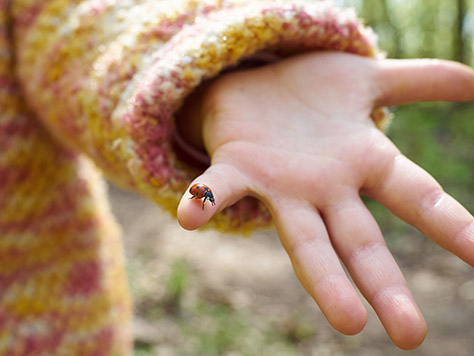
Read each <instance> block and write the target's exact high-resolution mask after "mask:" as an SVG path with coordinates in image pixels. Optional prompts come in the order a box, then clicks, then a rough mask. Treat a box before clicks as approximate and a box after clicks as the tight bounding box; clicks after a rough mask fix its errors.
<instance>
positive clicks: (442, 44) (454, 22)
mask: <svg viewBox="0 0 474 356" xmlns="http://www.w3.org/2000/svg"><path fill="white" fill-rule="evenodd" d="M338 3H340V4H341V5H345V6H350V7H354V8H355V9H356V10H357V13H358V14H359V16H360V17H362V18H363V20H364V21H365V23H366V24H367V25H369V26H371V27H372V28H373V29H374V30H375V32H376V33H377V35H378V36H379V45H380V48H381V49H382V50H383V51H385V52H386V53H387V54H388V56H389V57H395V58H404V57H405V58H413V57H436V58H445V59H455V60H458V61H462V62H464V63H467V64H471V65H474V55H473V52H474V0H449V1H447V0H429V1H426V0H340V1H338Z"/></svg>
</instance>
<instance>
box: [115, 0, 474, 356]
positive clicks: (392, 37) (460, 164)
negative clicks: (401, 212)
mask: <svg viewBox="0 0 474 356" xmlns="http://www.w3.org/2000/svg"><path fill="white" fill-rule="evenodd" d="M336 2H337V3H339V4H340V5H341V6H352V7H355V8H356V10H357V12H358V14H359V15H360V16H361V17H362V18H363V19H364V22H365V23H366V24H367V25H369V26H372V27H373V28H374V30H375V32H376V33H377V34H378V35H379V42H380V47H381V48H382V49H383V50H384V51H385V52H386V53H387V56H388V57H394V58H414V57H437V58H446V59H453V60H457V61H461V62H464V63H466V64H469V65H471V66H473V65H474V1H473V0H425V1H421V0H347V1H342V0H340V1H336ZM392 111H393V112H394V114H395V120H394V123H393V125H392V127H391V129H390V132H389V133H388V135H389V136H390V138H391V139H392V140H393V141H394V142H395V143H396V144H397V145H398V147H399V148H400V149H401V150H402V152H404V153H405V154H406V155H407V156H408V157H409V158H410V159H412V160H413V161H415V162H416V163H418V164H419V165H421V166H422V167H423V168H425V169H426V170H427V171H428V172H430V173H431V174H432V175H433V176H434V177H435V178H436V179H438V181H439V182H440V183H441V184H442V185H443V186H444V187H445V189H446V190H447V191H448V192H449V193H450V194H452V195H453V196H454V197H455V198H457V199H458V200H459V201H460V202H461V203H462V204H463V205H464V206H465V207H466V208H467V209H468V210H470V211H471V213H473V212H474V104H473V103H467V104H450V103H423V104H414V105H407V106H403V107H397V108H392ZM110 195H111V201H112V205H113V210H114V212H115V214H116V216H117V217H118V219H119V221H120V223H121V224H122V226H123V229H124V239H125V245H126V255H127V261H128V262H127V270H128V275H129V279H130V284H131V289H132V293H133V298H134V302H135V309H136V317H135V321H134V333H135V340H136V341H135V354H136V355H160V356H175V355H176V356H182V355H185V356H188V355H189V356H217V355H222V356H240V355H249V356H256V355H259V356H266V355H268V356H270V355H271V356H280V355H281V356H283V355H284V356H293V355H295V356H296V355H315V356H326V355H328V356H329V355H331V356H335V355H364V356H371V355H382V354H383V355H386V356H387V355H401V354H407V353H409V354H411V355H430V356H436V355H447V354H450V355H456V356H463V355H466V356H472V355H473V354H474V270H473V269H472V268H471V267H469V266H468V265H466V264H465V263H463V262H462V261H460V260H458V259H457V258H456V257H454V256H452V255H450V254H449V253H447V252H445V251H443V250H442V249H441V248H439V247H438V246H436V245H435V244H434V243H432V242H431V241H429V240H428V239H427V238H425V237H424V236H422V235H421V234H420V233H418V232H417V231H416V230H415V229H413V228H411V227H410V226H407V225H406V224H404V223H403V222H401V221H400V220H398V219H397V218H395V217H394V216H392V215H391V214H389V213H388V212H387V211H385V209H384V208H382V207H380V206H379V205H377V204H376V203H374V202H373V201H370V200H366V202H367V205H368V206H369V208H370V209H371V211H372V212H373V214H374V215H375V216H376V218H377V220H378V222H379V223H380V225H381V228H382V230H383V232H384V235H385V237H386V240H387V243H388V245H389V247H390V249H391V250H392V252H393V254H394V255H395V257H396V259H397V261H398V262H399V264H400V266H401V268H402V270H403V272H404V274H405V276H406V278H407V280H408V283H409V286H410V288H411V289H412V291H413V293H414V296H415V299H416V300H417V302H418V303H419V305H420V308H421V310H422V312H423V313H424V315H425V316H426V319H427V322H428V326H429V331H428V336H427V339H426V340H425V342H424V344H423V345H422V346H421V347H420V348H419V349H417V350H415V351H411V352H403V351H400V350H398V349H397V348H396V347H395V346H393V344H392V343H391V342H390V340H389V339H388V337H387V336H386V335H385V332H384V330H383V328H382V326H381V324H380V322H379V321H378V320H377V318H376V316H375V314H374V313H373V312H372V311H371V312H370V317H369V322H368V325H367V327H366V328H365V330H364V331H363V332H362V333H361V334H360V335H356V336H352V337H348V336H343V335H340V334H339V333H337V332H336V331H334V330H332V329H331V327H330V326H329V324H328V323H327V322H326V321H325V319H324V317H323V316H322V314H321V312H320V311H319V309H318V308H317V306H316V305H315V304H314V302H313V301H312V300H311V299H310V297H309V296H308V295H307V294H306V292H305V291H304V290H303V288H302V287H301V286H300V285H299V283H298V281H297V280H296V277H295V276H294V274H293V271H292V268H291V265H290V263H289V260H288V257H287V256H286V254H285V252H284V251H283V248H281V246H280V244H279V241H278V236H277V235H276V232H275V231H273V230H269V231H263V232H259V233H256V234H254V235H253V236H251V237H249V238H242V237H239V236H231V235H225V236H221V235H219V234H218V233H216V232H212V231H204V232H201V231H199V232H186V231H184V230H182V229H181V228H180V227H179V225H178V224H177V222H176V221H175V220H173V219H171V218H170V217H168V216H167V215H165V214H163V213H162V212H161V211H160V210H159V209H158V208H156V207H155V206H154V205H153V204H152V203H150V202H148V201H146V200H144V199H142V198H140V197H138V196H136V195H133V194H130V193H128V192H124V191H121V190H118V189H117V188H114V187H110ZM368 309H369V310H370V307H369V306H368Z"/></svg>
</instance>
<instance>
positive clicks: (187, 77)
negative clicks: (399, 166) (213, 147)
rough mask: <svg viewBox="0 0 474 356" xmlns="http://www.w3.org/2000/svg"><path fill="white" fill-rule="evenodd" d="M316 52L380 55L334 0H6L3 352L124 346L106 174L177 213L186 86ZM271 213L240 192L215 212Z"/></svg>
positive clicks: (124, 313)
mask: <svg viewBox="0 0 474 356" xmlns="http://www.w3.org/2000/svg"><path fill="white" fill-rule="evenodd" d="M316 50H334V51H344V52H349V53H354V54H358V55H361V56H367V57H373V58H376V57H377V56H379V55H380V54H379V51H378V49H377V45H376V37H375V35H374V34H373V33H372V31H371V30H370V29H368V28H366V27H364V26H363V25H362V24H361V23H360V22H359V20H358V19H357V17H356V15H355V14H354V12H353V11H351V10H347V9H345V10H342V9H339V8H337V7H335V6H334V5H332V4H330V3H327V2H325V1H303V0H294V1H292V0H287V1H286V0H276V1H258V0H253V1H242V0H203V1H197V0H169V1H168V0H161V1H156V0H135V1H133V0H120V1H119V0H87V1H85V0H69V1H67V0H1V1H0V51H1V52H0V54H1V55H0V355H12V356H15V355H127V354H131V352H132V351H131V349H132V346H131V345H132V342H131V336H130V320H131V315H132V307H131V301H130V297H129V293H128V288H127V280H126V275H125V269H124V258H123V251H122V244H121V235H120V228H119V227H118V225H117V223H116V222H115V220H114V218H113V216H112V214H111V212H110V208H109V204H108V201H107V192H106V185H105V183H104V176H105V177H106V178H107V179H109V180H110V181H112V182H114V183H115V184H117V185H120V186H121V187H124V188H126V189H130V190H133V191H135V192H137V193H139V194H141V195H143V196H145V197H147V198H149V199H151V200H153V201H154V202H156V204H158V205H159V206H160V207H162V209H163V210H164V211H168V212H170V213H171V214H173V215H176V208H177V205H178V202H179V200H180V198H181V196H182V194H183V193H184V192H185V190H186V188H187V187H188V185H189V183H190V182H191V181H192V179H193V178H194V177H195V176H197V175H198V174H199V173H200V171H199V169H197V168H196V167H193V166H192V165H189V164H187V163H186V162H185V161H183V160H182V159H181V158H180V157H179V155H178V154H177V152H176V150H175V149H174V140H173V137H174V135H173V132H174V130H175V127H174V121H173V117H174V114H175V113H176V112H177V111H178V110H179V108H180V107H181V106H182V104H183V102H184V101H185V99H186V97H187V96H188V95H189V94H190V93H191V92H192V91H193V90H194V89H195V88H196V87H198V86H199V84H200V83H202V82H203V81H205V80H209V79H211V78H214V77H216V76H218V75H219V74H220V73H222V72H223V71H225V70H228V69H229V68H234V69H233V70H238V69H239V64H240V63H242V62H243V61H245V60H247V59H248V58H251V57H252V56H255V55H258V54H262V53H266V54H272V55H275V56H277V57H278V58H284V57H287V56H291V55H294V54H298V53H305V52H308V51H316ZM373 119H374V121H375V122H376V124H377V126H379V127H382V126H383V125H384V123H385V122H386V120H387V115H386V114H384V112H383V110H382V109H378V110H377V111H375V112H374V115H373ZM138 218H139V217H138V216H137V219H138ZM270 220H271V218H270V215H269V213H268V211H267V209H266V208H265V207H264V206H263V205H262V204H261V203H260V202H258V201H255V200H252V199H244V200H243V201H241V202H238V203H237V204H235V205H234V206H232V207H229V208H227V209H225V210H224V211H223V212H222V213H220V214H218V215H217V216H216V217H214V218H213V219H212V220H211V222H210V223H209V226H210V227H214V228H217V229H220V230H223V231H250V230H253V229H256V228H259V227H262V226H266V225H268V223H269V222H270Z"/></svg>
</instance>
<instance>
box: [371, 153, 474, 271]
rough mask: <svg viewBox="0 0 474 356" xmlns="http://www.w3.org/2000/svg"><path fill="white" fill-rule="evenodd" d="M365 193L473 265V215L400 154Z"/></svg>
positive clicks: (430, 177)
mask: <svg viewBox="0 0 474 356" xmlns="http://www.w3.org/2000/svg"><path fill="white" fill-rule="evenodd" d="M380 173H381V174H380V175H378V182H377V183H375V184H373V185H372V186H369V187H366V191H367V195H369V196H370V197H372V198H373V199H375V200H377V201H378V202H380V203H381V204H382V205H384V206H385V207H387V208H388V209H389V210H390V211H392V212H393V213H394V214H395V215H397V216H398V217H399V218H401V219H402V220H404V221H406V222H407V223H409V224H411V225H413V226H415V227H416V228H418V229H419V230H420V231H421V232H422V233H423V234H425V235H426V236H428V237H429V238H430V239H432V240H433V241H435V242H436V243H437V244H439V245H440V246H441V247H443V248H445V249H446V250H449V251H451V252H452V253H454V254H456V255H457V256H458V257H460V258H461V259H463V260H464V261H465V262H467V263H469V264H470V265H471V266H474V217H473V216H472V215H471V213H469V211H467V210H466V209H465V208H464V207H463V206H462V205H461V204H460V203H459V202H457V201H456V200H455V199H454V198H453V197H451V196H450V195H449V194H447V193H446V192H445V191H444V190H443V189H442V188H441V186H440V185H439V183H438V182H437V181H436V180H435V179H434V178H433V177H432V176H431V175H430V174H429V173H427V172H426V171H425V170H423V169H422V168H421V167H419V166H418V165H416V164H415V163H413V162H412V161H410V160H409V159H408V158H406V157H405V156H403V155H401V154H399V155H397V156H394V157H393V159H392V160H391V161H390V163H389V164H388V165H387V166H385V167H384V168H383V169H382V172H380Z"/></svg>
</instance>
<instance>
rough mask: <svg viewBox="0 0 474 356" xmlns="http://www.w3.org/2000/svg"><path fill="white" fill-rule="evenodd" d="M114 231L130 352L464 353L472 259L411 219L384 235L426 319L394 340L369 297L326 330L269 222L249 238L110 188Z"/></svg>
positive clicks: (473, 336)
mask: <svg viewBox="0 0 474 356" xmlns="http://www.w3.org/2000/svg"><path fill="white" fill-rule="evenodd" d="M110 196H111V203H112V209H113V211H114V213H115V216H116V217H117V219H118V220H119V223H120V224H121V226H122V228H123V231H124V244H125V251H126V252H125V253H126V258H127V271H128V275H129V279H130V284H131V290H132V295H133V298H134V305H135V321H134V334H135V339H136V341H135V355H140V356H142V355H143V356H145V355H159V356H217V355H219V356H243V355H245V356H247V355H249V356H254V355H255V356H257V355H258V356H267V355H268V356H294V355H304V356H306V355H308V356H309V355H311V356H337V355H361V356H362V355H363V356H372V355H373V356H376V355H377V356H378V355H384V356H391V355H402V354H411V355H422V356H425V355H426V356H428V355H429V356H438V355H439V356H444V355H448V354H449V355H455V356H472V355H473V354H474V269H472V268H471V267H469V266H468V265H467V264H465V263H464V262H462V261H460V260H459V259H457V258H456V257H455V256H453V255H451V254H449V253H448V252H446V251H444V250H442V249H441V248H439V247H438V246H436V245H435V244H434V243H432V242H431V241H429V240H428V239H426V238H424V237H423V236H421V235H420V234H419V233H418V232H416V231H415V230H414V229H411V228H406V229H405V230H404V232H403V234H400V233H399V232H398V233H397V235H398V236H392V235H390V233H387V232H386V235H387V240H388V241H387V242H388V244H389V247H390V249H391V251H392V252H393V254H394V255H395V258H396V259H397V261H398V262H399V264H400V266H401V268H402V270H403V272H404V274H405V277H406V279H407V281H408V284H409V286H410V288H411V290H412V292H413V294H414V296H415V299H416V300H417V302H418V304H419V306H420V308H421V310H422V312H423V313H424V315H425V317H426V319H427V323H428V327H429V329H428V335H427V338H426V340H425V342H424V343H423V345H422V346H421V347H420V348H418V349H417V350H414V351H411V352H404V351H401V350H399V349H397V348H396V347H395V346H394V345H393V344H392V343H391V341H390V339H389V338H388V337H387V336H386V334H385V332H384V329H383V327H382V326H381V324H380V322H379V321H378V319H377V317H376V315H375V313H374V312H373V311H372V309H371V308H370V306H368V305H367V308H368V310H369V321H368V324H367V326H366V327H365V329H364V330H363V331H362V332H361V333H360V334H359V335H356V336H344V335H341V334H339V333H338V332H336V331H335V330H333V329H332V328H331V326H330V325H329V324H328V323H327V321H326V320H325V319H324V317H323V315H322V313H321V312H320V311H319V309H318V307H317V306H316V304H315V303H314V302H313V301H312V299H311V298H310V297H309V296H308V295H307V293H306V291H305V290H304V289H303V288H302V287H301V286H300V284H299V282H298V280H297V279H296V277H295V276H294V273H293V270H292V267H291V264H290V262H289V259H288V257H287V255H286V253H285V251H284V250H283V248H282V247H281V245H280V242H279V240H278V236H277V235H276V232H275V231H274V230H269V231H265V232H259V233H256V234H255V235H253V236H252V237H249V238H242V237H239V236H232V235H225V236H224V235H220V234H218V233H216V232H213V231H203V232H202V231H194V232H189V231H185V230H183V229H182V228H181V227H179V225H178V223H177V222H176V221H175V220H174V219H172V218H171V217H169V216H168V215H166V214H164V213H163V212H161V211H160V210H159V209H158V208H157V207H156V206H154V205H153V204H152V203H151V202H149V201H147V200H145V199H143V198H140V197H138V196H136V195H134V194H131V193H128V192H124V191H121V190H118V189H116V188H113V187H111V188H110Z"/></svg>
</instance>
